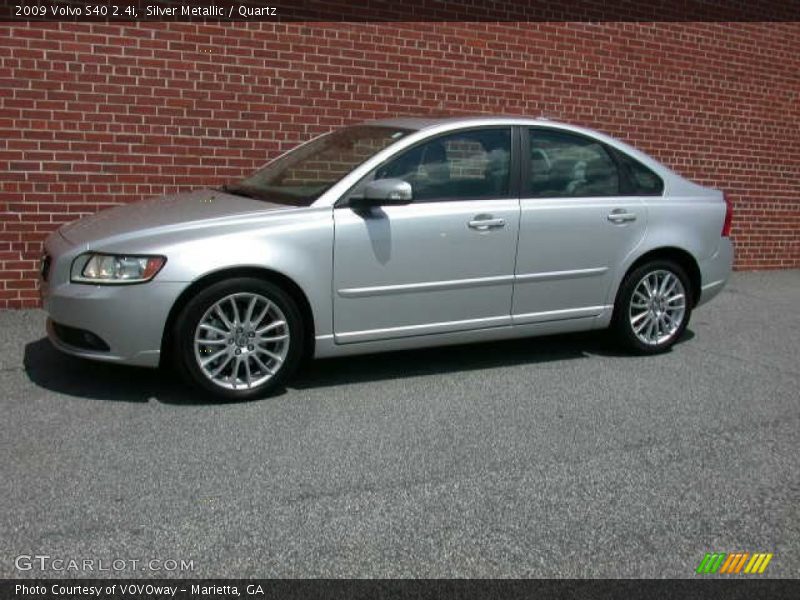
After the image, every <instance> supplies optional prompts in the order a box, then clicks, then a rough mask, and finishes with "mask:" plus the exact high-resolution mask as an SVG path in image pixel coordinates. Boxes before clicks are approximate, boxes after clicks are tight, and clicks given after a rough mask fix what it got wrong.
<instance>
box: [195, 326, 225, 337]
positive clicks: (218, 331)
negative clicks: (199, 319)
mask: <svg viewBox="0 0 800 600" xmlns="http://www.w3.org/2000/svg"><path fill="white" fill-rule="evenodd" d="M200 329H205V330H206V331H210V332H212V333H216V334H217V335H221V336H223V337H227V336H228V332H227V331H224V330H222V329H220V328H219V327H215V326H214V325H211V324H210V323H200Z"/></svg>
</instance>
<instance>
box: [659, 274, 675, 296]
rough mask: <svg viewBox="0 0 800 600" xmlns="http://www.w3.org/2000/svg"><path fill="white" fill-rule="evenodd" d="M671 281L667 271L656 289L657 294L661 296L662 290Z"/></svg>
mask: <svg viewBox="0 0 800 600" xmlns="http://www.w3.org/2000/svg"><path fill="white" fill-rule="evenodd" d="M671 282H672V275H671V274H669V273H668V274H667V275H665V276H664V279H663V280H662V281H661V287H660V288H659V289H658V293H659V295H661V296H663V295H664V291H665V290H666V289H667V285H668V284H670V283H671Z"/></svg>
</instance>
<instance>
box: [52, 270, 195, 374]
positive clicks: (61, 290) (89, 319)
mask: <svg viewBox="0 0 800 600" xmlns="http://www.w3.org/2000/svg"><path fill="white" fill-rule="evenodd" d="M184 286H185V284H183V283H157V282H150V283H146V284H141V285H128V286H101V285H97V286H93V285H81V284H74V283H65V284H62V285H59V286H56V287H50V290H49V292H48V294H47V295H46V296H45V295H43V298H42V300H43V304H44V309H45V311H47V313H48V315H49V319H48V326H47V334H48V337H49V338H50V340H51V341H52V343H53V345H54V346H56V348H58V349H59V350H62V351H63V352H66V353H68V354H73V355H75V356H81V357H83V358H90V359H94V360H102V361H106V362H116V363H122V364H129V365H137V366H142V367H157V366H158V363H159V359H160V355H161V340H162V337H163V334H164V327H165V325H166V322H167V317H168V316H169V311H170V308H171V307H172V305H173V304H174V302H175V300H176V299H177V297H178V295H179V294H180V293H181V291H182V290H183V288H184ZM54 321H55V323H58V324H60V325H64V326H67V327H72V328H75V329H82V330H85V331H88V332H91V333H93V334H94V335H96V336H98V337H99V338H100V339H102V340H103V341H104V342H105V343H106V344H107V345H108V348H109V349H108V350H107V351H99V350H91V349H87V348H80V347H77V346H76V345H71V344H69V343H68V342H67V341H66V340H64V339H63V337H61V336H59V335H57V334H56V331H55V327H54V326H53V322H54Z"/></svg>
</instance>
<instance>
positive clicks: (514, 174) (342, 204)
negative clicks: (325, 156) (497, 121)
mask: <svg viewBox="0 0 800 600" xmlns="http://www.w3.org/2000/svg"><path fill="white" fill-rule="evenodd" d="M487 129H489V130H491V129H505V130H507V131H508V132H509V147H510V150H511V156H510V160H509V180H508V192H507V193H506V194H502V195H500V194H498V195H497V196H492V197H491V198H488V197H482V198H481V197H478V198H464V199H463V200H450V199H448V200H440V199H426V200H420V201H416V200H415V201H413V202H412V204H428V203H433V202H462V201H463V202H480V201H481V200H508V199H518V198H519V197H520V191H521V177H520V172H521V171H523V169H522V164H523V163H522V158H523V155H522V153H521V152H520V139H519V138H520V137H521V131H519V130H521V129H522V128H521V127H519V126H517V125H477V126H469V127H463V128H459V129H452V130H450V131H445V132H442V133H439V134H434V135H431V136H428V137H426V138H424V139H422V140H420V141H418V142H416V143H415V144H412V145H411V146H408V147H407V148H403V149H402V150H400V151H398V152H397V153H395V154H393V155H392V156H390V157H389V158H387V159H386V160H384V161H383V162H381V163H380V164H379V165H377V166H375V167H374V168H373V169H372V170H371V171H370V172H369V173H367V174H366V175H365V176H364V177H362V178H361V179H360V180H359V181H358V182H356V183H355V184H354V185H353V186H352V187H350V189H348V190H347V191H346V192H345V193H344V194H342V195H341V197H339V199H338V200H337V201H336V202H335V203H334V205H333V207H334V208H346V207H348V206H349V202H348V201H349V199H350V194H352V193H353V190H355V189H357V188H358V187H360V186H361V185H363V184H364V183H365V182H367V181H371V178H373V177H374V176H375V173H376V172H377V171H379V170H380V169H381V168H383V167H385V166H386V165H388V164H389V163H391V162H392V161H393V160H395V159H397V158H398V157H400V156H402V155H403V154H405V153H406V152H412V151H413V150H414V149H416V148H419V147H420V146H424V145H425V144H429V143H430V142H433V141H435V140H437V139H440V138H444V137H448V136H451V135H454V134H459V133H469V132H473V131H481V130H487Z"/></svg>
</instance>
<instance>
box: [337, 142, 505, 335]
mask: <svg viewBox="0 0 800 600" xmlns="http://www.w3.org/2000/svg"><path fill="white" fill-rule="evenodd" d="M511 133H512V131H511V128H510V127H494V128H478V129H469V130H462V131H458V132H456V133H448V134H443V135H441V136H439V137H436V138H433V139H431V140H426V141H424V142H421V143H420V144H418V145H416V146H414V147H412V148H410V149H407V150H404V151H403V152H402V153H401V154H400V155H399V156H397V157H395V158H393V159H391V160H390V161H388V162H387V163H384V165H382V166H381V167H379V168H378V169H376V170H375V172H374V173H372V174H370V175H369V176H368V177H367V180H370V179H373V178H378V179H380V178H388V177H391V178H399V179H404V180H405V181H408V182H409V183H411V185H412V189H413V195H414V200H413V201H412V203H411V204H408V205H403V206H385V207H381V208H373V209H369V210H355V209H351V208H349V207H347V206H342V207H337V208H335V209H334V226H335V242H334V279H333V310H334V333H335V341H336V342H337V343H340V344H345V343H353V342H366V341H373V340H383V339H391V338H398V337H408V336H417V335H430V334H437V333H446V332H453V331H463V330H469V329H480V328H486V327H498V326H504V325H509V324H510V322H511V317H510V314H511V298H512V290H513V278H514V256H515V252H516V245H517V233H518V227H519V213H520V211H519V201H518V198H517V197H516V194H515V193H513V192H512V187H513V186H511V185H510V182H511V172H512V168H511V148H512V143H511ZM357 189H358V186H356V190H357ZM356 193H357V192H356Z"/></svg>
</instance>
